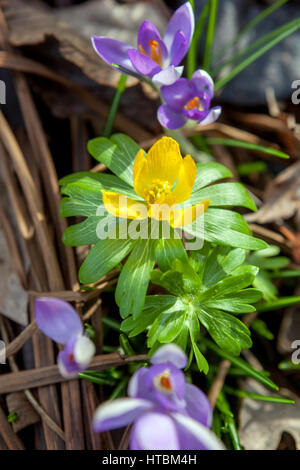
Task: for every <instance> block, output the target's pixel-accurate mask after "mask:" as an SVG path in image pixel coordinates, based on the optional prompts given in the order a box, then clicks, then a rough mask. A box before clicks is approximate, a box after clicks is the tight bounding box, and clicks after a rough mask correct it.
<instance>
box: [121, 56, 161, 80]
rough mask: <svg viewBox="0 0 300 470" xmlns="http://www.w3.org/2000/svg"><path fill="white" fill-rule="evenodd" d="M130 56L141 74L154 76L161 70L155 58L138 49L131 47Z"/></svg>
mask: <svg viewBox="0 0 300 470" xmlns="http://www.w3.org/2000/svg"><path fill="white" fill-rule="evenodd" d="M128 57H129V58H130V60H131V63H132V65H133V66H134V68H135V70H136V71H137V72H138V73H140V74H141V75H145V76H147V77H152V76H153V75H155V74H156V73H158V72H159V71H160V70H161V67H160V66H159V65H158V64H157V63H156V62H154V60H152V59H151V58H150V57H148V56H147V55H145V54H142V53H141V52H140V51H137V50H136V49H129V50H128Z"/></svg>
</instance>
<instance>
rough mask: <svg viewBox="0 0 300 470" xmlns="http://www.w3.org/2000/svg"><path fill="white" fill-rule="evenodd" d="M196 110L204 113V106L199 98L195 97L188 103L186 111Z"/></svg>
mask: <svg viewBox="0 0 300 470" xmlns="http://www.w3.org/2000/svg"><path fill="white" fill-rule="evenodd" d="M195 108H197V109H199V111H203V106H202V104H201V102H200V99H199V98H198V96H195V97H194V98H193V99H191V100H190V101H188V102H187V104H186V105H185V107H184V109H186V110H188V111H190V110H191V109H195Z"/></svg>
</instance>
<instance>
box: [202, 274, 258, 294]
mask: <svg viewBox="0 0 300 470" xmlns="http://www.w3.org/2000/svg"><path fill="white" fill-rule="evenodd" d="M257 272H258V268H257V267H256V266H240V267H239V268H237V269H236V270H235V271H234V272H233V274H232V275H231V276H228V277H226V278H225V279H222V280H221V281H219V282H217V283H216V284H214V285H213V286H211V287H209V288H208V289H207V290H205V291H204V292H203V293H201V294H200V296H199V300H200V301H201V302H206V301H212V300H214V299H219V298H220V297H221V298H223V297H224V296H228V295H229V294H232V293H236V292H238V291H240V290H241V289H243V288H244V287H248V286H249V285H250V284H252V282H253V280H254V279H255V276H256V274H257ZM235 273H236V274H235Z"/></svg>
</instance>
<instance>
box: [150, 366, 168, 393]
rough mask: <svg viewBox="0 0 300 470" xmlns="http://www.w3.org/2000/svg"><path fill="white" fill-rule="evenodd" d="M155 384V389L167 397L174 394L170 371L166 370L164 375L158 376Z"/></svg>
mask: <svg viewBox="0 0 300 470" xmlns="http://www.w3.org/2000/svg"><path fill="white" fill-rule="evenodd" d="M153 383H154V386H155V388H156V389H157V390H159V391H160V392H162V393H165V394H167V395H168V394H170V393H172V383H171V380H170V371H169V369H167V370H165V371H164V372H163V373H162V374H159V375H157V376H156V377H155V379H154V381H153Z"/></svg>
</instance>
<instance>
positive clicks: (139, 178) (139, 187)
mask: <svg viewBox="0 0 300 470" xmlns="http://www.w3.org/2000/svg"><path fill="white" fill-rule="evenodd" d="M148 179H149V177H148V164H147V159H146V153H145V150H143V149H141V150H139V152H138V153H137V156H136V158H135V161H134V165H133V187H134V190H135V192H136V193H137V194H138V195H139V196H141V197H144V192H145V189H146V188H147V186H148Z"/></svg>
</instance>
